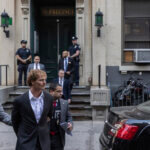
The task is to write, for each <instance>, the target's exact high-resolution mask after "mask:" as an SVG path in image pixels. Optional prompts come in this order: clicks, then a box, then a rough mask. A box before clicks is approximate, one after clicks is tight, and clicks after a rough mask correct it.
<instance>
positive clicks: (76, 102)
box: [3, 86, 92, 120]
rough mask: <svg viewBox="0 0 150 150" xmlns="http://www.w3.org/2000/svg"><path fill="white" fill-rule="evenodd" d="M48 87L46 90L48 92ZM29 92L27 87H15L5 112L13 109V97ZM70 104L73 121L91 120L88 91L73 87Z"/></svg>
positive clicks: (87, 89)
mask: <svg viewBox="0 0 150 150" xmlns="http://www.w3.org/2000/svg"><path fill="white" fill-rule="evenodd" d="M48 88H49V87H48V86H46V90H47V91H48ZM28 90H29V87H28V86H16V87H15V90H14V91H12V92H10V93H9V100H7V101H6V102H5V103H4V104H3V107H4V109H5V110H6V111H7V112H11V110H12V107H13V105H12V104H13V100H14V99H15V97H17V96H20V95H22V94H24V93H25V92H26V91H28ZM71 95H72V102H71V104H70V105H69V109H70V112H71V114H72V116H73V120H92V108H91V106H90V90H89V88H87V87H85V86H79V87H76V86H74V87H73V90H72V94H71Z"/></svg>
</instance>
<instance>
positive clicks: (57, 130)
mask: <svg viewBox="0 0 150 150" xmlns="http://www.w3.org/2000/svg"><path fill="white" fill-rule="evenodd" d="M49 91H50V94H51V95H52V96H53V98H54V101H53V110H54V111H53V116H52V119H51V121H50V137H51V150H64V146H65V130H64V129H63V128H62V126H61V125H62V124H64V123H65V124H66V127H67V131H69V132H71V131H72V129H73V122H72V117H71V114H70V113H69V108H68V102H67V101H65V100H63V99H61V96H62V87H61V85H59V84H55V83H51V84H50V87H49Z"/></svg>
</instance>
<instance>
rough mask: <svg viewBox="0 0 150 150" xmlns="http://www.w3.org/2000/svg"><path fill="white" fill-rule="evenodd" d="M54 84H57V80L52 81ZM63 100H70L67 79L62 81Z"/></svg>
mask: <svg viewBox="0 0 150 150" xmlns="http://www.w3.org/2000/svg"><path fill="white" fill-rule="evenodd" d="M53 82H54V83H59V78H57V79H54V81H53ZM63 98H64V99H65V100H68V99H71V89H70V81H69V80H68V79H64V83H63Z"/></svg>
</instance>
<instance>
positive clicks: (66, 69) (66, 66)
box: [64, 58, 68, 72]
mask: <svg viewBox="0 0 150 150" xmlns="http://www.w3.org/2000/svg"><path fill="white" fill-rule="evenodd" d="M67 65H68V64H67V58H65V68H64V70H65V72H66V71H67Z"/></svg>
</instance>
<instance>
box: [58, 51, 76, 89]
mask: <svg viewBox="0 0 150 150" xmlns="http://www.w3.org/2000/svg"><path fill="white" fill-rule="evenodd" d="M60 69H62V70H64V71H65V79H69V80H70V84H71V89H72V85H73V74H74V69H75V64H74V60H73V59H72V58H71V57H68V51H66V50H64V51H63V53H62V58H61V59H60V60H59V70H60Z"/></svg>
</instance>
